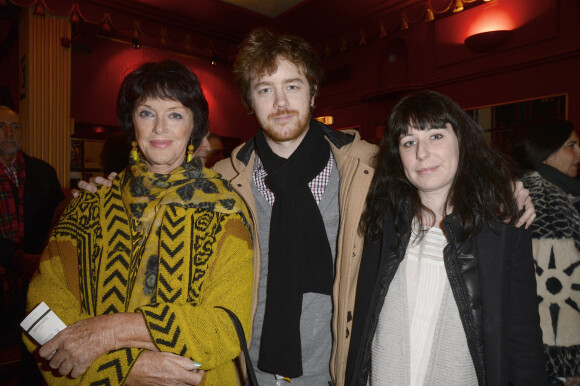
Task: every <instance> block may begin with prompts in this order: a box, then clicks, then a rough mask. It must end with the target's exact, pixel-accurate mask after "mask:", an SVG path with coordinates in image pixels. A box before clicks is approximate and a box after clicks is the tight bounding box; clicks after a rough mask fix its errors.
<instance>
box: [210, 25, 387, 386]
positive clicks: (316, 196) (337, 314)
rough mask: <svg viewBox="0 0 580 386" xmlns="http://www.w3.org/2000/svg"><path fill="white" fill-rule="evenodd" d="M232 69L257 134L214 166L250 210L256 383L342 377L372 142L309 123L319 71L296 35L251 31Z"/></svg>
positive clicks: (311, 381)
mask: <svg viewBox="0 0 580 386" xmlns="http://www.w3.org/2000/svg"><path fill="white" fill-rule="evenodd" d="M234 72H235V76H236V82H237V85H238V88H239V89H240V92H241V94H242V99H243V101H244V104H245V105H246V107H247V108H248V109H249V110H250V112H251V113H253V114H255V116H256V118H257V120H258V123H259V124H260V127H261V129H260V130H259V132H258V134H257V135H256V137H254V138H252V139H251V140H250V141H248V142H247V143H245V144H242V145H241V146H239V147H238V148H237V149H235V150H234V152H233V153H232V157H231V158H230V159H226V160H222V161H220V162H218V163H217V164H216V165H215V166H214V169H215V170H216V171H218V172H220V173H221V174H222V175H223V176H224V178H226V179H229V180H231V186H232V187H233V188H234V189H235V190H236V191H237V192H238V193H239V194H240V195H241V196H242V198H243V199H244V200H245V201H246V203H247V205H248V207H249V209H250V211H251V213H252V216H253V217H254V223H255V229H254V238H255V240H254V256H255V257H254V276H255V278H256V280H255V283H254V305H253V309H252V311H253V314H254V324H253V330H252V337H251V345H250V356H251V357H252V361H253V364H254V367H255V368H256V371H257V377H258V382H259V383H260V385H276V384H284V383H286V382H287V380H290V379H291V381H292V385H294V386H296V385H328V384H329V382H334V381H338V382H339V383H343V380H342V376H343V375H342V370H341V369H344V368H345V366H346V356H347V351H348V350H347V347H346V344H347V343H348V338H349V329H350V326H351V318H350V314H351V311H352V303H353V300H354V289H355V288H356V278H357V273H358V265H359V262H360V254H361V252H362V251H361V248H362V245H363V240H362V237H361V235H360V234H359V233H358V223H359V219H360V216H361V213H362V210H363V207H364V201H365V197H366V192H367V189H368V186H369V184H370V182H371V179H372V176H373V169H372V168H371V167H370V166H369V165H370V158H371V156H372V155H373V154H374V153H375V151H376V146H375V145H372V144H370V143H367V142H365V141H362V140H361V139H360V136H359V134H358V133H357V132H355V131H352V132H348V133H343V132H338V131H334V130H333V129H331V128H329V127H328V126H325V125H323V124H321V123H319V122H318V121H315V120H311V111H312V109H313V107H314V100H315V97H316V95H317V93H318V88H319V87H320V82H321V78H322V69H321V67H320V65H319V63H318V58H317V56H316V54H315V52H314V50H313V48H312V47H311V46H310V45H309V44H308V43H306V42H305V41H304V40H303V39H301V38H299V37H296V36H289V35H277V34H274V33H272V32H269V31H267V30H264V29H258V30H255V31H253V32H252V33H250V35H249V36H248V37H247V39H246V40H245V41H244V43H243V44H242V46H241V49H240V52H239V54H238V57H237V60H236V63H235V64H234ZM333 313H334V315H333ZM333 337H334V340H335V342H334V343H335V344H334V345H333ZM331 354H332V358H333V360H332V365H331V366H330V367H329V363H330V358H331ZM284 379H287V380H284Z"/></svg>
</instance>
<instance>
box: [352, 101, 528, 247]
mask: <svg viewBox="0 0 580 386" xmlns="http://www.w3.org/2000/svg"><path fill="white" fill-rule="evenodd" d="M447 123H449V124H450V125H451V127H452V128H453V131H454V132H455V135H456V136H457V141H458V145H459V162H458V165H457V172H456V174H455V178H454V180H453V183H452V186H451V188H450V190H449V194H448V196H447V199H446V201H445V205H444V208H443V209H444V213H447V209H448V208H449V207H452V208H453V212H454V214H456V215H457V216H458V218H459V220H460V223H461V227H462V230H463V233H462V239H463V240H465V239H467V238H468V237H470V236H471V235H473V234H474V233H475V232H476V231H477V226H478V224H479V220H484V221H488V222H489V221H491V220H498V221H504V220H509V221H510V223H511V224H513V223H514V222H515V221H516V220H517V218H518V216H519V212H518V206H517V202H516V200H515V198H514V195H513V180H514V173H513V171H512V169H511V166H510V164H509V162H508V161H507V159H506V158H504V156H503V155H502V154H500V153H499V152H498V151H496V150H494V149H492V148H491V147H489V146H488V145H487V143H486V140H485V135H484V132H483V129H482V128H481V127H480V126H479V125H478V124H477V123H476V122H475V121H473V120H472V119H471V118H470V117H469V116H468V115H467V114H466V113H465V112H464V111H463V110H462V109H461V107H459V106H458V105H457V104H456V103H455V102H453V101H452V100H451V99H449V98H447V97H446V96H444V95H442V94H440V93H437V92H434V91H423V92H419V93H417V94H415V95H411V96H407V97H405V98H403V99H402V100H401V101H400V102H399V103H398V104H397V105H396V106H395V107H394V108H393V111H392V112H391V114H390V115H389V117H388V118H387V122H386V132H385V135H384V136H383V138H382V140H381V143H380V147H379V152H378V153H377V155H376V156H375V158H374V160H373V163H374V167H375V175H374V177H373V181H372V183H371V187H370V190H369V193H368V196H367V205H366V209H365V212H364V213H363V217H362V220H361V231H362V232H363V233H365V234H366V236H367V237H368V238H369V239H370V240H371V241H376V240H378V239H379V238H380V236H381V233H382V226H383V218H384V216H385V215H386V214H387V213H392V215H393V218H394V220H395V230H396V233H397V236H398V238H399V241H400V240H401V237H402V235H403V234H405V233H407V232H409V231H411V224H412V220H413V218H417V219H418V221H420V224H421V225H423V227H421V229H424V226H430V225H431V224H423V221H422V220H423V216H421V214H422V213H429V214H431V216H432V217H431V218H432V219H435V216H434V213H433V212H432V211H431V210H429V209H428V208H427V207H425V206H424V205H423V204H422V203H421V199H420V197H419V192H418V190H417V188H416V187H415V186H414V185H412V184H411V183H410V182H409V180H408V179H407V177H406V176H405V171H404V169H403V164H402V162H401V157H400V155H399V140H400V137H401V136H402V135H405V134H407V133H408V132H409V127H412V128H414V129H420V130H426V129H428V128H430V127H435V128H440V127H445V125H446V124H447Z"/></svg>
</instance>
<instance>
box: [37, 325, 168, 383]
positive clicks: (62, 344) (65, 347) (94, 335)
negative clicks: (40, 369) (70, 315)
mask: <svg viewBox="0 0 580 386" xmlns="http://www.w3.org/2000/svg"><path fill="white" fill-rule="evenodd" d="M122 347H139V348H144V349H147V350H153V351H156V350H157V348H156V347H155V345H154V344H153V342H152V341H151V336H150V335H149V332H148V331H147V327H146V326H145V321H144V320H143V316H142V315H141V314H140V313H118V314H111V315H100V316H95V317H93V318H89V319H84V320H81V321H78V322H76V323H74V324H71V325H70V326H68V327H67V328H65V329H64V330H62V331H61V332H59V333H58V334H57V335H56V336H55V337H54V338H52V339H51V340H49V341H48V342H46V343H45V344H44V345H43V346H42V347H41V348H40V350H39V351H38V354H39V355H40V356H41V357H42V358H44V359H46V360H48V361H49V365H50V367H51V368H53V369H55V370H58V372H59V373H60V374H61V375H70V376H71V377H72V378H78V377H80V376H81V375H82V374H84V372H85V371H86V370H87V369H88V368H89V367H90V366H91V364H92V363H93V362H94V361H95V360H96V359H97V358H98V357H100V356H101V355H103V354H105V353H106V352H107V351H109V350H116V349H119V348H122Z"/></svg>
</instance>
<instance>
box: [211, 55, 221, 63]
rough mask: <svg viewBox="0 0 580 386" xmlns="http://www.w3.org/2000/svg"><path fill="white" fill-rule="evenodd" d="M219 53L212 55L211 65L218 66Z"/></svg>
mask: <svg viewBox="0 0 580 386" xmlns="http://www.w3.org/2000/svg"><path fill="white" fill-rule="evenodd" d="M219 58H220V57H219V55H218V54H213V56H212V57H211V65H212V66H217V62H218V59H219Z"/></svg>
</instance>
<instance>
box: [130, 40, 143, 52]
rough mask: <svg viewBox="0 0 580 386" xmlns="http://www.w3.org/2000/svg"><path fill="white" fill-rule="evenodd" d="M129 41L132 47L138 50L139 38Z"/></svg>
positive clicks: (139, 45)
mask: <svg viewBox="0 0 580 386" xmlns="http://www.w3.org/2000/svg"><path fill="white" fill-rule="evenodd" d="M131 43H132V44H133V48H134V49H136V50H138V49H139V48H141V42H140V41H139V39H133V40H131Z"/></svg>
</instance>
